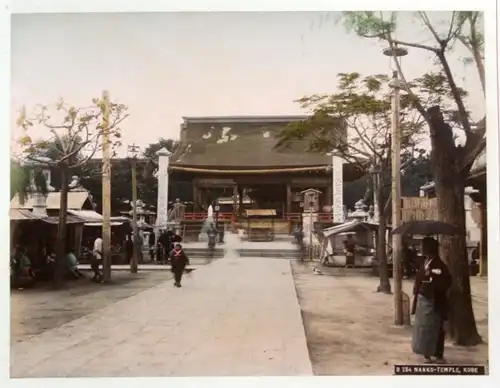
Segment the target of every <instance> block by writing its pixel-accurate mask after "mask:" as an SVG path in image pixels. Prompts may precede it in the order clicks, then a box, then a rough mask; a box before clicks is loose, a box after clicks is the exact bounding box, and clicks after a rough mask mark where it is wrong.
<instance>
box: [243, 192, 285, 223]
mask: <svg viewBox="0 0 500 388" xmlns="http://www.w3.org/2000/svg"><path fill="white" fill-rule="evenodd" d="M246 192H247V194H248V196H249V197H250V198H251V199H252V204H253V207H255V208H257V209H274V210H276V215H277V217H278V218H284V217H285V214H286V212H287V209H286V186H285V185H283V184H265V185H253V186H251V187H249V188H248V189H247V190H246Z"/></svg>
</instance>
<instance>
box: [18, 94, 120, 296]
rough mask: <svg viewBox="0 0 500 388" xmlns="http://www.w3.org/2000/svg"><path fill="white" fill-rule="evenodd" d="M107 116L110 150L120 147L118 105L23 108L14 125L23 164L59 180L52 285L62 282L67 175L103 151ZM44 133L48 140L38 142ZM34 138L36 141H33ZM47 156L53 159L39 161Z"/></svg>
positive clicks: (98, 103) (95, 101) (97, 102)
mask: <svg viewBox="0 0 500 388" xmlns="http://www.w3.org/2000/svg"><path fill="white" fill-rule="evenodd" d="M105 110H108V111H109V112H110V120H109V126H108V128H107V129H108V130H109V135H110V136H109V139H110V140H109V142H110V143H111V144H110V146H112V147H116V146H119V145H120V141H119V138H120V135H121V131H120V127H119V125H120V123H121V122H122V121H123V120H124V119H125V118H126V117H127V116H128V115H127V114H126V107H125V106H124V105H121V104H117V103H110V104H109V106H105V103H104V101H103V100H100V99H93V100H92V105H90V106H88V107H82V108H77V107H75V106H72V105H68V104H65V103H64V101H63V100H61V101H59V102H58V103H56V104H54V105H49V106H45V105H41V106H39V107H38V108H36V109H35V110H34V111H33V113H31V114H28V113H27V112H26V109H25V108H23V109H22V111H21V115H20V116H19V118H18V120H17V125H18V126H19V127H20V128H22V129H23V130H24V135H23V136H22V137H21V138H20V139H19V143H20V145H21V147H22V156H23V158H25V159H26V160H29V161H33V162H36V163H39V164H41V165H46V166H48V167H52V168H56V169H57V170H59V172H60V177H61V202H60V207H59V223H58V227H57V243H56V244H57V247H56V253H57V261H56V263H57V265H56V274H55V276H54V285H55V286H56V287H59V286H60V285H61V283H62V281H63V266H64V258H65V255H66V237H67V230H66V229H67V228H66V214H67V208H68V183H69V182H68V180H69V175H70V172H71V171H72V170H74V169H77V168H80V167H81V166H83V165H85V164H86V163H87V162H88V161H89V159H90V158H91V157H92V156H94V155H95V153H96V152H97V151H98V150H100V149H101V147H102V138H103V133H104V131H105V130H106V128H104V127H103V114H104V113H105ZM45 133H47V134H48V137H46V138H45V139H43V140H38V138H39V137H40V136H44V134H45ZM35 136H36V137H35ZM47 153H50V154H51V157H52V158H49V159H47V158H45V157H42V156H43V155H45V154H47Z"/></svg>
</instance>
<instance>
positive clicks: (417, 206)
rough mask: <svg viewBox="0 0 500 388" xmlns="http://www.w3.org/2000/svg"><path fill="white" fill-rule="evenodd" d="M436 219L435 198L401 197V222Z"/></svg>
mask: <svg viewBox="0 0 500 388" xmlns="http://www.w3.org/2000/svg"><path fill="white" fill-rule="evenodd" d="M415 220H437V199H436V198H428V197H402V198H401V222H403V223H404V222H408V221H415Z"/></svg>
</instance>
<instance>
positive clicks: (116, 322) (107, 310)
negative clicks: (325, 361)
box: [11, 258, 312, 378]
mask: <svg viewBox="0 0 500 388" xmlns="http://www.w3.org/2000/svg"><path fill="white" fill-rule="evenodd" d="M183 283H184V287H183V288H182V289H177V288H174V287H173V285H172V283H171V281H165V282H162V283H160V284H159V285H157V286H154V287H152V288H149V289H146V290H144V291H142V292H140V293H138V294H136V295H133V296H130V297H129V298H126V299H123V300H120V301H118V302H116V303H112V304H110V305H108V306H106V307H104V308H102V309H100V310H97V311H94V312H91V313H89V314H87V315H85V316H82V317H80V318H77V319H75V320H72V321H70V322H67V323H65V324H63V325H62V326H60V327H57V328H54V329H51V330H47V331H44V332H42V333H40V334H35V335H33V336H32V337H30V338H28V339H25V340H23V341H20V342H17V343H13V344H12V347H11V377H14V378H15V377H113V376H116V377H119V376H124V377H127V376H129V377H136V376H266V375H267V376H272V375H292V376H295V375H311V374H312V367H311V363H310V361H309V355H308V350H307V345H306V339H305V334H304V328H303V325H302V319H301V313H300V308H299V305H298V301H297V297H296V292H295V287H294V283H293V278H292V275H291V268H290V262H289V261H288V260H269V259H259V258H251V259H248V258H247V259H220V260H217V261H215V262H214V263H212V264H210V265H208V266H204V267H202V268H199V269H197V270H196V271H194V272H192V273H191V274H190V275H187V276H186V278H185V280H184V281H183ZM95 297H97V298H98V297H99V295H95ZM89 298H92V296H89Z"/></svg>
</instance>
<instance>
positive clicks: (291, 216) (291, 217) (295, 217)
mask: <svg viewBox="0 0 500 388" xmlns="http://www.w3.org/2000/svg"><path fill="white" fill-rule="evenodd" d="M302 214H303V213H288V214H287V215H286V218H285V219H287V220H288V221H300V219H301V218H302ZM316 214H317V217H318V218H317V219H318V221H325V222H331V221H332V214H331V213H316Z"/></svg>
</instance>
